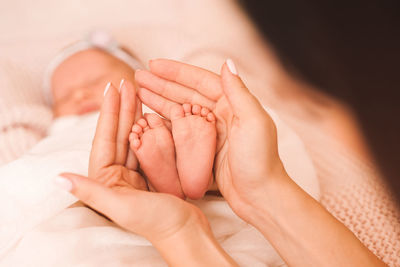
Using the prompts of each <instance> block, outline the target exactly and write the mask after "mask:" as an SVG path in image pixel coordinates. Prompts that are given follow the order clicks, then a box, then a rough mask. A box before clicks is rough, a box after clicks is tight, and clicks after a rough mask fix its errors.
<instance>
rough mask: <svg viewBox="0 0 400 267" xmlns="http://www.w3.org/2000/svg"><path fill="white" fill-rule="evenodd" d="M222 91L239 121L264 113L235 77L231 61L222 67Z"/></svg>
mask: <svg viewBox="0 0 400 267" xmlns="http://www.w3.org/2000/svg"><path fill="white" fill-rule="evenodd" d="M221 80H222V89H223V92H224V95H225V97H226V98H227V100H228V102H229V104H230V106H231V109H232V112H233V114H234V115H235V116H236V117H237V118H239V119H247V118H251V117H254V116H255V115H257V114H259V112H260V111H264V109H263V108H262V107H261V104H260V102H258V100H257V99H256V98H255V97H254V96H253V95H252V94H251V93H250V91H249V90H248V89H247V87H246V85H245V84H244V83H243V82H242V80H241V79H240V77H239V76H238V75H237V70H236V66H235V64H234V63H233V61H232V60H231V59H228V60H227V62H226V63H224V64H223V65H222V69H221Z"/></svg>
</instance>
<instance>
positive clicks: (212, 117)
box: [206, 112, 215, 122]
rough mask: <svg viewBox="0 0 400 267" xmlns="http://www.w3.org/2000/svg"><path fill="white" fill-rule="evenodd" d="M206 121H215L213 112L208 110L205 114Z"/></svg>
mask: <svg viewBox="0 0 400 267" xmlns="http://www.w3.org/2000/svg"><path fill="white" fill-rule="evenodd" d="M206 118H207V121H209V122H215V115H214V113H212V112H209V113H208V114H207V117H206Z"/></svg>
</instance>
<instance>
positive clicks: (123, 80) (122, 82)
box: [119, 79, 125, 92]
mask: <svg viewBox="0 0 400 267" xmlns="http://www.w3.org/2000/svg"><path fill="white" fill-rule="evenodd" d="M124 82H125V79H122V80H121V82H120V83H119V91H120V92H121V88H122V85H123V84H124Z"/></svg>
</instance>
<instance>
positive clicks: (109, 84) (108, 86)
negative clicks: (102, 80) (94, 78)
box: [104, 82, 111, 96]
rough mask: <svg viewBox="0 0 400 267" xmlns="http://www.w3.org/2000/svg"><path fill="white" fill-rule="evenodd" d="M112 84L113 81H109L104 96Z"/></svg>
mask: <svg viewBox="0 0 400 267" xmlns="http://www.w3.org/2000/svg"><path fill="white" fill-rule="evenodd" d="M110 86H111V82H109V83H107V85H106V89H104V96H106V94H107V92H108V89H110Z"/></svg>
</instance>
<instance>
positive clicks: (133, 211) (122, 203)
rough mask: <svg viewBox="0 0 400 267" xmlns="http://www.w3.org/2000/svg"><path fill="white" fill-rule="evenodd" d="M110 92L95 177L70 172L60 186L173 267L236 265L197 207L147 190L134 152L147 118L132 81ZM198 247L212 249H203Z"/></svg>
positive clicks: (94, 155) (92, 168)
mask: <svg viewBox="0 0 400 267" xmlns="http://www.w3.org/2000/svg"><path fill="white" fill-rule="evenodd" d="M107 89H108V90H107ZM107 89H106V91H105V98H104V101H103V105H102V107H101V111H100V117H99V120H98V124H97V129H96V134H95V137H94V140H93V147H92V151H91V155H90V162H89V178H86V177H82V176H80V175H76V174H70V173H64V174H61V177H59V178H58V179H57V180H56V182H58V183H59V184H60V185H61V186H62V187H63V188H64V189H66V190H68V191H70V192H71V193H72V194H73V195H75V196H76V197H78V198H79V199H80V200H82V201H83V202H84V203H86V204H87V205H89V206H90V207H92V208H93V209H95V210H97V211H98V212H100V213H102V214H104V215H105V216H107V217H108V218H110V219H111V220H112V221H114V222H115V223H116V224H118V225H120V226H122V227H123V228H125V229H127V230H129V231H132V232H134V233H137V234H139V235H141V236H144V237H145V238H147V239H148V240H149V241H150V242H152V243H153V245H154V246H155V247H156V248H157V249H158V250H159V252H160V253H161V255H162V256H163V257H164V259H165V260H166V261H167V262H168V263H169V264H170V265H173V266H177V265H182V266H184V265H185V264H187V262H197V263H202V264H206V263H207V264H211V265H221V264H222V265H233V264H234V262H233V261H232V259H231V258H230V257H229V256H228V255H227V254H226V253H225V252H224V251H223V250H222V248H221V247H220V246H219V244H218V243H217V242H216V240H215V239H214V237H213V235H212V232H211V230H210V227H209V224H208V221H207V219H206V218H205V216H204V214H203V213H202V212H201V211H200V210H199V209H198V208H197V207H196V206H194V205H192V204H190V203H188V202H185V201H183V200H182V199H179V198H177V197H175V196H172V195H169V194H163V193H155V192H148V191H147V185H146V182H145V180H144V179H143V177H142V176H141V175H140V174H139V173H138V172H137V167H138V166H137V161H136V159H135V158H134V157H132V155H133V154H129V153H130V152H129V149H128V136H129V133H130V131H131V128H132V125H133V123H134V120H135V117H136V111H137V112H138V113H139V116H140V115H141V110H140V107H137V105H136V97H135V95H136V92H135V89H134V87H133V85H132V84H131V83H129V82H125V83H123V85H122V87H121V88H120V90H121V93H119V92H118V90H117V89H116V88H115V87H114V86H112V85H111V86H108V87H107ZM198 246H205V247H206V248H207V249H206V250H198V249H197V248H198Z"/></svg>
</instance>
